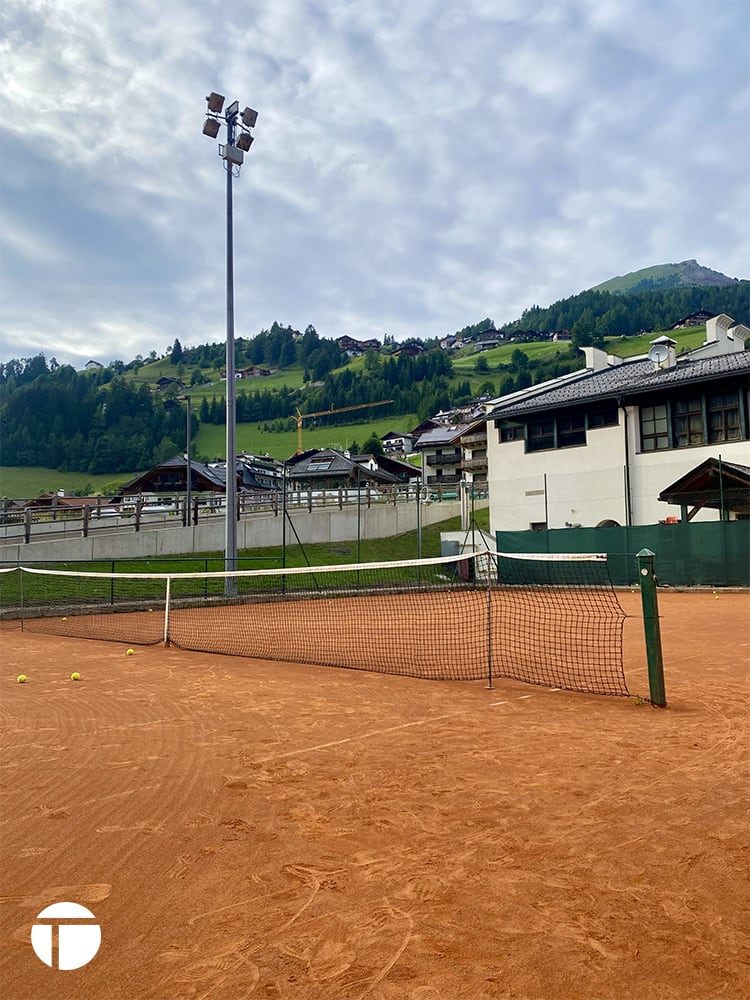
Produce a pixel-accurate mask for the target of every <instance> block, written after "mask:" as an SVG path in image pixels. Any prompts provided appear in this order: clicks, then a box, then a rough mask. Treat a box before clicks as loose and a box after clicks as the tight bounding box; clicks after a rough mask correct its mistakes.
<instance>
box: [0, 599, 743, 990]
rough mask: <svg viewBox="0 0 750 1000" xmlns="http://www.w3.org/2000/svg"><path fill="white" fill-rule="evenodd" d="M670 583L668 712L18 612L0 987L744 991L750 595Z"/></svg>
mask: <svg viewBox="0 0 750 1000" xmlns="http://www.w3.org/2000/svg"><path fill="white" fill-rule="evenodd" d="M659 600H660V611H661V615H662V622H661V628H662V638H663V642H664V660H665V671H666V687H667V696H668V699H669V703H670V704H669V708H667V709H666V710H657V709H653V708H651V707H650V706H648V705H645V704H640V703H639V702H638V700H637V699H635V698H631V699H624V698H605V697H595V696H590V695H580V694H571V693H568V692H561V691H548V690H546V689H543V688H536V687H529V686H524V685H522V684H520V683H516V682H512V681H496V682H495V686H494V689H493V690H487V689H486V687H485V685H484V683H483V682H430V681H420V680H413V679H410V678H406V677H397V676H384V675H377V674H368V673H363V672H359V671H347V670H341V669H335V668H324V667H314V666H301V665H295V664H279V663H270V662H261V661H253V660H247V659H243V658H238V657H228V656H220V655H216V654H205V653H191V652H185V651H181V650H178V649H174V648H163V647H138V646H136V647H134V648H135V655H134V656H126V655H125V650H126V645H119V644H114V643H103V642H96V641H85V640H76V639H60V638H56V637H53V636H44V635H32V634H28V633H26V634H23V633H20V632H15V631H4V632H3V635H2V642H3V653H2V671H1V674H0V690H1V691H2V697H1V701H0V716H1V718H2V755H1V757H0V810H1V811H0V873H1V874H2V886H1V887H0V948H1V954H0V987H1V988H0V994H1V995H2V997H3V1000H45V998H54V1000H141V998H144V1000H147V998H163V1000H187V998H190V1000H198V998H203V1000H244V998H245V997H252V998H253V1000H255V998H256V997H258V998H264V1000H265V998H288V1000H355V998H362V1000H364V998H371V1000H395V998H409V1000H453V998H466V1000H485V998H508V1000H511V998H512V1000H735V998H737V1000H739V998H743V1000H744V998H745V997H746V996H747V995H748V992H749V989H750V965H748V954H749V953H750V952H749V950H748V945H750V926H749V920H748V911H747V901H748V893H747V882H746V873H747V870H748V857H747V830H748V815H747V790H748V766H747V756H746V749H747V746H746V736H747V728H746V727H747V717H748V712H747V704H748V685H747V667H748V662H749V661H750V599H749V597H748V595H747V594H739V593H725V592H720V593H719V594H717V595H716V596H714V595H713V594H711V593H700V594H681V593H672V592H660V594H659ZM622 601H623V604H624V605H625V607H626V610H627V611H628V612H630V613H632V614H635V615H637V614H638V611H639V603H640V602H639V598H638V596H637V595H631V594H629V593H626V594H624V595H622ZM355 631H356V635H357V641H363V642H364V641H370V640H368V638H367V635H366V622H360V623H357V625H356V629H355ZM625 636H626V666H627V673H628V682H629V685H630V689H631V691H633V692H634V693H639V694H641V695H644V696H645V695H646V694H647V691H648V684H647V679H646V669H645V654H644V648H643V647H644V642H643V634H642V628H641V625H640V623H639V621H638V620H637V618H632V619H629V620H628V621H627V622H626V630H625ZM72 670H78V671H80V673H81V680H80V681H79V682H73V681H71V680H70V679H69V675H70V673H71V671H72ZM19 673H25V674H27V675H28V678H29V679H28V682H27V683H26V684H24V685H19V684H16V676H17V675H18V674H19ZM61 900H70V901H73V902H77V903H81V904H83V905H85V906H88V907H89V909H90V910H92V911H93V912H94V913H95V915H96V917H97V919H98V921H99V924H100V926H101V928H102V945H101V949H100V951H99V953H98V955H97V956H96V957H95V958H94V959H93V961H92V962H91V963H90V964H89V965H87V966H85V967H84V968H82V969H78V970H72V971H60V970H55V969H50V968H48V967H47V966H45V965H44V964H43V963H42V962H40V961H39V959H37V958H36V956H35V954H34V952H33V950H32V948H31V945H30V943H29V933H30V928H31V926H32V924H33V923H34V921H35V918H36V916H37V914H38V913H39V912H40V910H42V908H44V907H45V906H47V905H49V904H51V903H54V902H58V901H61Z"/></svg>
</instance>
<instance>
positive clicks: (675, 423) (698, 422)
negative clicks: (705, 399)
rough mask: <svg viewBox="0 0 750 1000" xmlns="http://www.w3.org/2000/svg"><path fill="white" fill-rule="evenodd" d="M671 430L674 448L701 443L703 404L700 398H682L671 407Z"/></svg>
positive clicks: (702, 435)
mask: <svg viewBox="0 0 750 1000" xmlns="http://www.w3.org/2000/svg"><path fill="white" fill-rule="evenodd" d="M672 431H673V443H674V446H675V448H685V447H687V445H691V444H703V443H704V442H705V435H704V433H703V404H702V402H701V400H700V399H682V400H678V401H677V402H676V403H674V405H673V407H672Z"/></svg>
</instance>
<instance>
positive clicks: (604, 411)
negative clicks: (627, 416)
mask: <svg viewBox="0 0 750 1000" xmlns="http://www.w3.org/2000/svg"><path fill="white" fill-rule="evenodd" d="M587 420H588V426H589V428H590V429H593V428H596V427H612V426H614V425H616V424H617V423H619V420H618V415H617V403H602V404H601V405H600V406H596V407H592V409H590V410H589V412H588V418H587Z"/></svg>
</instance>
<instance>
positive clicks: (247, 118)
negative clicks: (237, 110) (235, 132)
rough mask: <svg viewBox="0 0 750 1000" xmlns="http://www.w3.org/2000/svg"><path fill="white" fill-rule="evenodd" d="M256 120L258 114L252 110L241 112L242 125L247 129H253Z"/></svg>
mask: <svg viewBox="0 0 750 1000" xmlns="http://www.w3.org/2000/svg"><path fill="white" fill-rule="evenodd" d="M257 120H258V112H257V111H253V109H252V108H245V109H244V111H243V112H242V124H243V125H246V126H247V128H255V123H256V122H257Z"/></svg>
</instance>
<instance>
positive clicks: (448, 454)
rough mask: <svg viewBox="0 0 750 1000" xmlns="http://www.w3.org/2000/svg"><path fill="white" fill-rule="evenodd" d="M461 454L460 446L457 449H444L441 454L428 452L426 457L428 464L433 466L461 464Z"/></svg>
mask: <svg viewBox="0 0 750 1000" xmlns="http://www.w3.org/2000/svg"><path fill="white" fill-rule="evenodd" d="M461 454H462V453H461V450H460V448H456V450H455V451H444V452H443V453H442V454H441V455H430V454H427V455H426V456H425V459H426V461H427V464H428V465H431V466H433V468H435V467H437V466H441V465H459V464H460V462H461Z"/></svg>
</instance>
